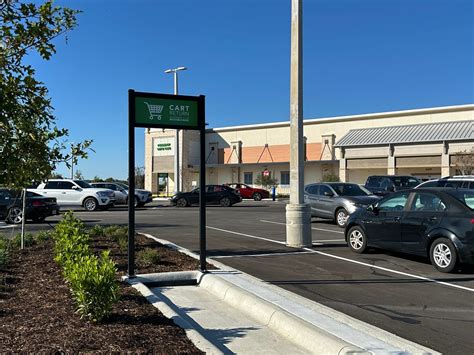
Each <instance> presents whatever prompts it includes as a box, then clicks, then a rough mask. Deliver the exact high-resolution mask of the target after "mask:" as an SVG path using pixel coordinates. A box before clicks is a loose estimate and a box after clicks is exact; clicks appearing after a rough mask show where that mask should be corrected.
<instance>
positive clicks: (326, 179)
mask: <svg viewBox="0 0 474 355" xmlns="http://www.w3.org/2000/svg"><path fill="white" fill-rule="evenodd" d="M339 181H340V180H339V176H337V175H336V174H332V173H328V174H324V175H323V179H322V180H321V182H339Z"/></svg>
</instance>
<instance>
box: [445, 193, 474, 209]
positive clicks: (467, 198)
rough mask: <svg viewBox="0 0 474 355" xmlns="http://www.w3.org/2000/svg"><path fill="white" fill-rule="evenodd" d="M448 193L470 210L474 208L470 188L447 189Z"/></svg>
mask: <svg viewBox="0 0 474 355" xmlns="http://www.w3.org/2000/svg"><path fill="white" fill-rule="evenodd" d="M446 192H447V193H448V194H450V195H451V196H453V197H454V198H455V199H456V200H458V201H460V202H462V203H463V204H465V205H466V206H467V207H469V208H470V209H471V210H474V191H471V190H449V191H448V190H447V191H446Z"/></svg>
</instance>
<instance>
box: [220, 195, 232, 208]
mask: <svg viewBox="0 0 474 355" xmlns="http://www.w3.org/2000/svg"><path fill="white" fill-rule="evenodd" d="M220 204H221V206H222V207H230V206H232V203H231V202H230V198H228V197H223V198H221V200H220Z"/></svg>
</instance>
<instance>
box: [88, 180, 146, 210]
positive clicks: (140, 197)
mask: <svg viewBox="0 0 474 355" xmlns="http://www.w3.org/2000/svg"><path fill="white" fill-rule="evenodd" d="M91 186H93V187H97V188H103V189H109V190H112V191H113V192H114V195H115V203H116V204H126V203H128V185H127V184H124V183H121V182H92V183H91ZM152 201H153V196H152V193H151V191H148V190H142V189H135V206H136V207H137V206H138V207H140V206H144V205H146V204H147V203H149V202H152Z"/></svg>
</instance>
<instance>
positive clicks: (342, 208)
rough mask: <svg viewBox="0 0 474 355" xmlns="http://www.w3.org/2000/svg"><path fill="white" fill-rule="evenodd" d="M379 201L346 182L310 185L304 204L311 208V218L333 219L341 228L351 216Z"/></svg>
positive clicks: (366, 191) (365, 190)
mask: <svg viewBox="0 0 474 355" xmlns="http://www.w3.org/2000/svg"><path fill="white" fill-rule="evenodd" d="M379 199H380V197H379V196H375V195H373V194H372V193H371V192H370V191H369V190H367V189H366V188H364V187H362V186H360V185H358V184H351V183H344V182H328V183H324V182H322V183H317V184H309V185H306V187H305V189H304V202H305V203H307V204H309V205H310V206H311V216H312V217H320V218H328V219H332V220H333V221H335V222H336V224H337V225H338V226H339V227H341V228H344V227H345V225H346V222H347V218H348V217H349V215H350V214H352V213H354V212H355V211H357V210H358V209H365V208H367V206H369V205H370V204H372V203H374V202H375V201H378V200H379Z"/></svg>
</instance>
